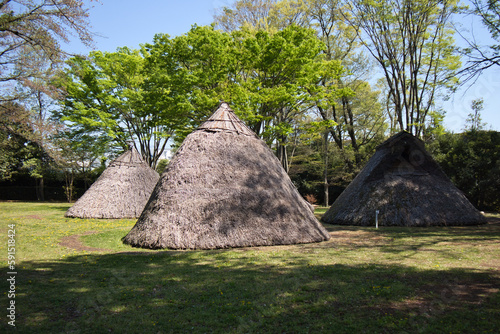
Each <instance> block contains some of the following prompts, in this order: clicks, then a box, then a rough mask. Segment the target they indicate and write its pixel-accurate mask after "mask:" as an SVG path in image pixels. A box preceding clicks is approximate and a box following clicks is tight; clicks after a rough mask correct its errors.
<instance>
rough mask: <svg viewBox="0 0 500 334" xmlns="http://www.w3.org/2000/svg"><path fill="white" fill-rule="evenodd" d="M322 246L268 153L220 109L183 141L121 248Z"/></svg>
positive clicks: (321, 235)
mask: <svg viewBox="0 0 500 334" xmlns="http://www.w3.org/2000/svg"><path fill="white" fill-rule="evenodd" d="M328 239H329V234H328V232H327V231H326V230H325V229H324V228H323V226H322V225H321V224H320V223H319V222H318V220H317V219H316V218H315V217H314V214H313V211H312V210H311V206H310V205H309V204H308V203H307V202H306V201H305V200H304V199H303V198H302V197H301V196H300V194H299V193H298V191H297V189H296V188H295V187H294V185H293V184H292V182H291V180H290V178H289V177H288V175H287V174H286V172H285V170H284V169H283V168H282V167H281V164H280V162H279V161H278V159H277V158H276V157H275V156H274V154H273V153H272V151H271V150H270V149H269V148H268V147H267V145H266V144H265V143H264V142H263V141H262V140H261V139H259V138H258V137H257V136H256V135H255V133H253V132H252V131H251V130H250V129H249V128H247V127H246V126H245V125H244V124H243V122H242V121H241V120H240V119H239V118H238V117H237V116H236V115H235V114H234V113H233V111H232V110H230V108H229V106H228V105H227V103H222V104H221V105H220V107H219V109H218V110H217V111H216V112H215V113H214V114H213V115H212V116H211V117H210V118H209V119H208V120H207V121H206V122H205V123H203V124H202V125H201V126H200V127H199V128H198V129H197V130H196V131H194V132H193V133H191V134H190V135H189V136H187V137H186V139H185V140H184V142H183V144H182V146H181V147H180V148H179V150H178V151H177V153H176V154H175V155H174V157H173V158H172V160H171V161H170V164H169V165H168V167H167V169H166V170H165V171H164V172H163V174H162V176H161V178H160V181H159V182H158V184H157V185H156V188H155V189H154V191H153V193H152V195H151V198H150V200H149V202H148V204H147V205H146V208H145V209H144V212H143V213H142V215H141V216H140V217H139V220H138V221H137V223H136V225H135V226H134V227H133V228H132V230H131V231H130V232H129V233H128V235H127V236H126V237H124V238H123V242H124V243H125V244H129V245H132V246H134V247H143V248H152V249H160V248H172V249H213V248H226V247H245V246H262V245H283V244H296V243H309V242H319V241H323V240H328Z"/></svg>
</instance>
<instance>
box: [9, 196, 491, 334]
mask: <svg viewBox="0 0 500 334" xmlns="http://www.w3.org/2000/svg"><path fill="white" fill-rule="evenodd" d="M68 207H69V205H68V204H58V203H6V202H2V203H0V221H1V224H2V225H1V226H0V231H1V233H0V234H1V240H0V242H1V245H2V246H1V247H0V252H1V254H2V256H0V260H1V262H0V266H1V271H2V277H4V278H3V279H2V280H1V282H0V289H1V291H2V296H3V298H2V299H1V305H0V309H2V310H3V312H4V313H3V314H2V315H1V319H2V323H1V325H0V331H1V332H4V333H6V332H10V331H12V330H13V329H14V328H12V326H10V325H8V323H7V321H9V319H7V318H6V315H7V312H8V311H7V310H6V308H7V307H8V306H9V302H10V300H13V299H12V298H8V292H9V282H7V280H6V279H5V277H9V276H8V275H7V273H8V272H10V271H11V270H10V269H9V268H8V267H7V259H8V250H7V245H8V233H9V230H11V229H12V228H15V233H16V235H15V242H16V243H15V248H16V253H15V258H16V259H15V260H16V265H15V270H16V272H17V275H15V279H16V282H15V294H16V296H15V299H14V300H15V307H16V309H15V317H16V318H15V325H16V326H15V330H16V332H19V333H498V332H500V223H499V222H498V221H492V222H490V223H489V224H488V225H483V226H478V227H440V228H380V229H375V228H358V227H345V226H344V227H340V226H332V225H327V226H326V227H327V229H328V230H329V231H330V233H331V235H332V238H331V240H330V241H328V242H323V243H317V244H303V245H291V246H276V247H254V248H238V249H226V250H212V251H147V250H140V249H134V248H130V247H128V246H124V245H122V244H121V242H120V238H121V237H122V236H124V235H125V234H126V233H127V232H128V231H129V230H130V229H131V227H132V226H133V225H134V222H135V221H134V220H92V219H66V218H64V217H63V214H64V212H65V211H66V210H67V209H68ZM324 211H325V209H324V208H318V209H317V214H318V215H319V214H321V213H322V212H324ZM497 217H498V218H500V216H498V215H497ZM13 225H15V226H13ZM90 232H92V234H89V233H90Z"/></svg>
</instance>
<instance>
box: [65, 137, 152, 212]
mask: <svg viewBox="0 0 500 334" xmlns="http://www.w3.org/2000/svg"><path fill="white" fill-rule="evenodd" d="M159 178H160V176H159V175H158V173H157V172H156V171H155V170H153V169H152V168H151V167H149V165H148V164H146V163H145V162H144V160H142V157H141V155H140V154H139V152H137V150H136V149H135V148H134V147H131V148H130V149H129V150H128V151H126V152H125V153H123V154H122V155H121V156H119V157H118V158H116V159H115V160H113V161H112V162H111V163H110V164H109V166H108V167H107V168H106V170H104V172H103V173H102V174H101V176H100V177H99V178H98V179H97V180H96V181H95V182H94V183H93V184H92V186H91V187H90V188H89V189H88V190H87V191H86V192H85V194H83V196H82V197H80V198H79V199H78V201H76V202H75V204H74V205H73V206H72V207H71V208H69V210H68V211H66V214H65V216H66V217H75V218H137V217H139V215H140V214H141V212H142V210H143V209H144V206H145V205H146V203H147V202H148V199H149V196H151V192H152V191H153V189H154V187H155V185H156V182H158V179H159Z"/></svg>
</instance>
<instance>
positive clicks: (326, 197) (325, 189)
mask: <svg viewBox="0 0 500 334" xmlns="http://www.w3.org/2000/svg"><path fill="white" fill-rule="evenodd" d="M328 134H329V131H328V130H326V131H325V133H324V135H323V137H324V140H325V169H324V171H323V181H324V192H325V206H328V202H329V198H328V197H329V196H328V195H329V194H328Z"/></svg>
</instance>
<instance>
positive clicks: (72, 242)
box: [59, 231, 112, 252]
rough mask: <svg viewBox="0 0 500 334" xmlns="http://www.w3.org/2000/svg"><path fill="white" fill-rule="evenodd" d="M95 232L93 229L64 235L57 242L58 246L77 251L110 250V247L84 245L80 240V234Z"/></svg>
mask: <svg viewBox="0 0 500 334" xmlns="http://www.w3.org/2000/svg"><path fill="white" fill-rule="evenodd" d="M94 233H97V232H95V231H87V232H85V233H82V234H74V235H68V236H66V237H63V238H62V239H61V242H59V245H60V246H63V247H67V248H71V249H74V250H77V251H87V252H110V251H112V250H111V249H105V248H95V247H88V246H85V245H84V244H83V243H82V241H81V240H80V237H81V236H84V235H90V234H94Z"/></svg>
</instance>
